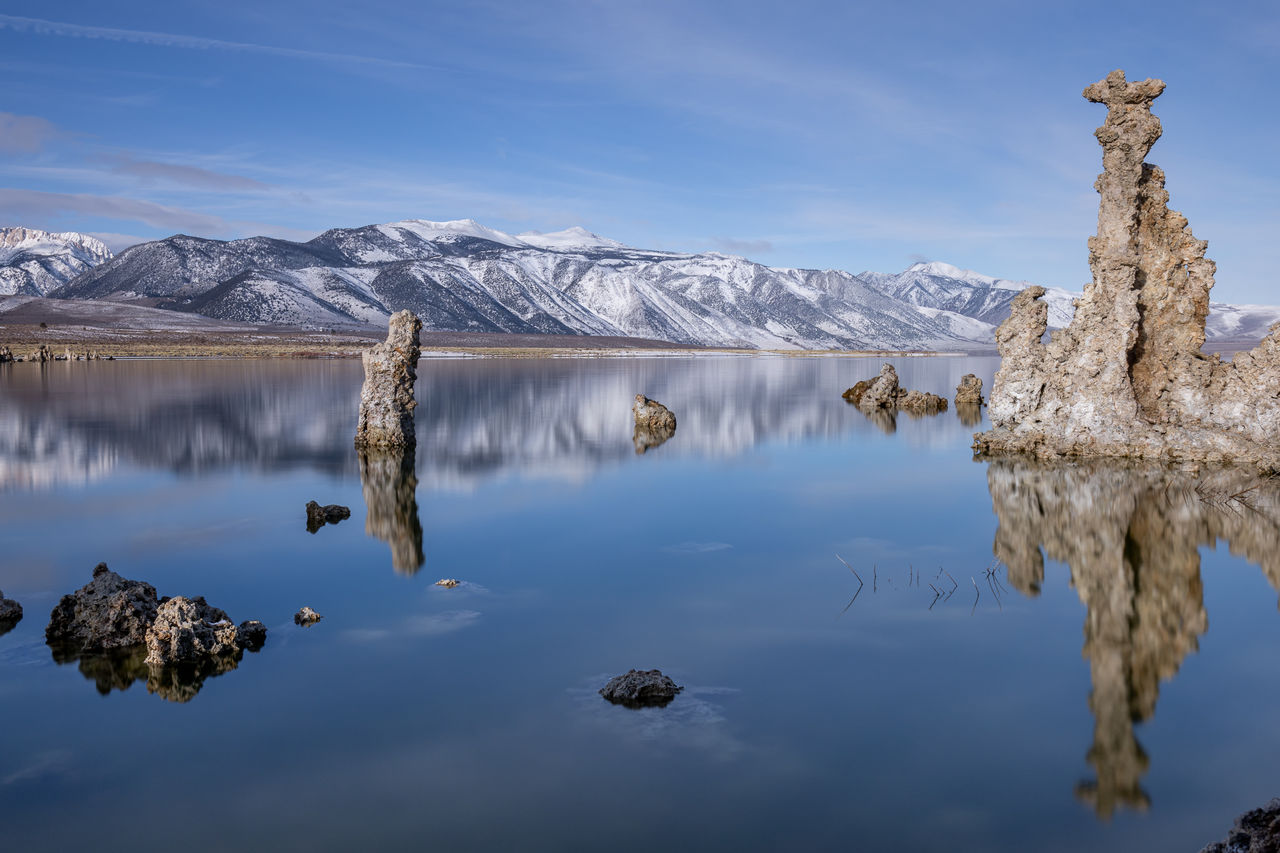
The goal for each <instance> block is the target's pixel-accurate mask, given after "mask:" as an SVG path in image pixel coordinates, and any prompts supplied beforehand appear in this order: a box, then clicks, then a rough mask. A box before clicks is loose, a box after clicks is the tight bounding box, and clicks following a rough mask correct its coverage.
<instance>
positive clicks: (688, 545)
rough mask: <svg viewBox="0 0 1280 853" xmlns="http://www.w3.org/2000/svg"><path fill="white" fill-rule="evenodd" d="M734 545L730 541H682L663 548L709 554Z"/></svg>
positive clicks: (683, 552) (688, 552) (668, 550)
mask: <svg viewBox="0 0 1280 853" xmlns="http://www.w3.org/2000/svg"><path fill="white" fill-rule="evenodd" d="M732 547H733V546H732V545H730V544H729V543H728V542H681V543H680V544H679V545H666V546H664V547H663V549H662V550H664V551H667V552H670V553H672V554H708V553H710V552H712V551H726V550H728V549H729V548H732Z"/></svg>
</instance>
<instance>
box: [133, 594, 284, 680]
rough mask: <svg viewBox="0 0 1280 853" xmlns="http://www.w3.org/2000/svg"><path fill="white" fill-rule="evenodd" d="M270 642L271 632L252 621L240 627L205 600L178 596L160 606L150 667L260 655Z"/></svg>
mask: <svg viewBox="0 0 1280 853" xmlns="http://www.w3.org/2000/svg"><path fill="white" fill-rule="evenodd" d="M266 641H267V629H266V626H264V625H263V624H262V623H261V622H258V621H257V620H250V621H248V622H242V623H240V624H239V625H236V624H235V623H234V622H232V621H231V617H229V616H227V613H226V611H225V610H221V609H219V608H217V607H211V606H209V604H208V602H206V601H205V600H204V597H203V596H197V597H196V598H186V597H185V596H181V595H178V596H174V597H173V598H170V599H168V600H167V601H164V602H162V603H161V604H160V606H159V608H158V609H157V610H156V619H155V621H154V622H153V623H151V627H150V628H148V629H147V657H146V661H145V662H146V663H148V664H155V665H161V666H163V665H165V664H170V663H199V662H201V661H204V660H207V659H209V658H216V657H232V656H237V655H239V654H240V652H241V651H244V650H248V651H257V650H258V649H260V648H262V644H263V643H265V642H266Z"/></svg>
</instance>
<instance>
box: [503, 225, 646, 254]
mask: <svg viewBox="0 0 1280 853" xmlns="http://www.w3.org/2000/svg"><path fill="white" fill-rule="evenodd" d="M518 239H520V240H522V241H523V242H525V243H527V244H528V245H530V246H533V247H535V248H538V249H625V248H627V246H626V244H625V243H619V242H618V241H617V240H610V239H609V238H608V237H601V236H600V235H599V234H592V233H591V232H590V231H588V230H587V229H585V228H582V227H580V226H578V225H575V226H573V227H572V228H566V229H564V230H563V231H549V232H546V233H542V232H540V231H525V232H524V233H523V234H520V235H518Z"/></svg>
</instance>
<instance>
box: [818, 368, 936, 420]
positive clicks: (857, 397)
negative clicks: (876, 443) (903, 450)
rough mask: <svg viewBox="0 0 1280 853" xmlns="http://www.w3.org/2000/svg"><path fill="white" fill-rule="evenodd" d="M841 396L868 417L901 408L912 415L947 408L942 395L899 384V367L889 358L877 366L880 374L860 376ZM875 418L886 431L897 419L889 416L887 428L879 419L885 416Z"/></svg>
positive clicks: (927, 413) (928, 413)
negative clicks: (870, 377)
mask: <svg viewBox="0 0 1280 853" xmlns="http://www.w3.org/2000/svg"><path fill="white" fill-rule="evenodd" d="M840 396H842V397H844V399H845V401H846V402H848V403H851V404H853V405H855V406H857V407H858V408H859V409H860V410H861V411H862V412H863V414H865V415H867V416H868V417H872V416H873V415H878V414H880V413H883V412H887V413H889V414H893V413H895V412H898V411H900V410H901V411H904V412H909V413H910V414H913V415H935V414H937V413H938V412H944V411H946V409H947V400H946V398H945V397H939V396H938V395H937V394H930V393H929V392H927V391H908V390H906V389H905V388H902V387H900V386H899V385H898V371H897V370H895V369H894V367H893V365H892V364H889V363H888V362H886V363H885V365H884V366H883V367H881V368H880V375H879V376H877V377H875V378H874V379H863V380H862V381H860V382H858V383H856V384H855V385H854V386H853V387H852V388H848V389H846V390H845V392H844V393H843V394H841V395H840ZM877 421H878V422H881V423H880V425H881V427H882V428H884V429H885V432H890V433H891V432H893V431H894V429H896V423H894V422H893V419H892V418H890V419H889V425H888V427H887V428H885V425H884V424H883V423H882V422H883V421H884V418H878V419H877Z"/></svg>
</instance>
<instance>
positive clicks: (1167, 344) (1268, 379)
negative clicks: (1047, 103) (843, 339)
mask: <svg viewBox="0 0 1280 853" xmlns="http://www.w3.org/2000/svg"><path fill="white" fill-rule="evenodd" d="M1162 91H1164V83H1163V82H1161V81H1159V80H1144V81H1142V82H1139V83H1130V82H1127V81H1126V80H1125V76H1124V72H1122V71H1113V72H1111V73H1110V74H1109V75H1107V78H1106V79H1105V80H1103V81H1101V82H1098V83H1094V84H1093V85H1091V86H1089V87H1088V88H1087V89H1085V90H1084V96H1085V98H1087V99H1088V100H1090V101H1094V102H1096V103H1101V104H1104V105H1106V107H1107V117H1106V121H1105V122H1104V123H1103V125H1102V127H1100V128H1098V130H1097V132H1096V136H1097V138H1098V142H1099V143H1100V144H1101V145H1102V149H1103V153H1102V163H1103V169H1104V171H1103V173H1102V174H1101V175H1100V176H1099V177H1098V180H1097V183H1096V184H1095V185H1094V186H1095V188H1096V189H1097V191H1098V193H1099V195H1100V202H1099V206H1098V233H1097V235H1096V236H1094V237H1091V238H1090V239H1089V265H1090V267H1091V268H1092V270H1093V280H1092V282H1091V283H1090V284H1089V285H1087V286H1086V288H1085V291H1084V295H1083V296H1082V297H1081V298H1080V299H1079V300H1077V303H1076V312H1075V316H1074V318H1073V319H1072V321H1071V324H1070V325H1069V326H1067V328H1065V329H1061V330H1058V331H1056V332H1054V333H1053V335H1052V337H1051V338H1050V340H1049V343H1048V344H1045V343H1042V340H1041V339H1042V337H1043V335H1044V333H1045V331H1046V328H1047V310H1048V309H1047V307H1046V305H1045V304H1044V303H1043V302H1041V301H1040V297H1041V296H1042V295H1043V294H1044V289H1043V288H1040V287H1028V288H1027V289H1026V290H1024V291H1022V292H1021V293H1020V294H1018V296H1017V297H1016V298H1015V299H1014V301H1013V306H1012V313H1011V314H1010V316H1009V318H1008V319H1007V320H1006V321H1005V322H1004V323H1003V324H1002V325H1001V326H1000V328H999V330H998V331H997V333H996V342H997V344H998V346H999V349H1000V356H1001V365H1000V370H999V372H998V373H997V374H996V379H995V385H994V387H993V389H992V392H991V400H990V408H989V413H990V416H991V423H992V429H991V430H990V431H989V432H986V433H982V434H981V435H979V436H977V437H976V438H975V443H974V449H975V450H977V451H978V452H980V453H998V452H1006V451H1022V452H1031V453H1035V454H1038V455H1041V456H1056V455H1077V456H1132V457H1147V458H1165V459H1184V460H1207V461H1214V462H1216V461H1223V460H1234V461H1237V462H1241V463H1247V464H1250V465H1255V466H1258V467H1261V468H1263V469H1266V470H1277V469H1280V441H1278V439H1277V436H1280V397H1277V394H1276V389H1277V388H1278V387H1280V328H1277V329H1273V330H1272V332H1271V334H1270V335H1268V337H1267V338H1266V339H1265V340H1263V341H1262V343H1261V344H1259V345H1258V347H1257V348H1255V349H1254V350H1252V351H1250V352H1246V353H1240V354H1239V355H1237V356H1236V357H1235V359H1234V360H1233V361H1231V362H1223V361H1221V360H1220V358H1219V357H1218V356H1211V357H1206V356H1205V355H1203V354H1202V353H1201V352H1200V348H1201V346H1202V345H1203V344H1204V341H1205V319H1206V317H1207V316H1208V312H1209V289H1210V288H1211V287H1212V286H1213V275H1214V270H1215V267H1214V263H1213V261H1211V260H1209V259H1207V258H1205V249H1206V248H1207V243H1206V242H1205V241H1203V240H1198V239H1196V238H1195V236H1194V235H1193V234H1192V233H1191V228H1190V226H1189V225H1188V224H1187V220H1186V219H1185V218H1184V217H1183V216H1182V215H1181V214H1180V213H1177V212H1175V211H1171V210H1169V208H1168V206H1167V203H1168V199H1169V194H1168V193H1167V192H1166V191H1165V188H1164V183H1165V177H1164V172H1163V171H1161V170H1160V169H1159V168H1157V167H1156V166H1152V165H1149V164H1147V163H1144V162H1143V158H1144V157H1145V156H1146V154H1147V152H1148V151H1149V150H1150V149H1151V146H1152V145H1153V144H1154V143H1155V141H1156V140H1157V139H1158V138H1159V137H1160V133H1161V126H1160V121H1159V119H1157V118H1156V117H1155V116H1153V115H1152V114H1151V104H1152V102H1153V101H1154V100H1155V98H1156V97H1157V96H1159V95H1160V93H1161V92H1162Z"/></svg>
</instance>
